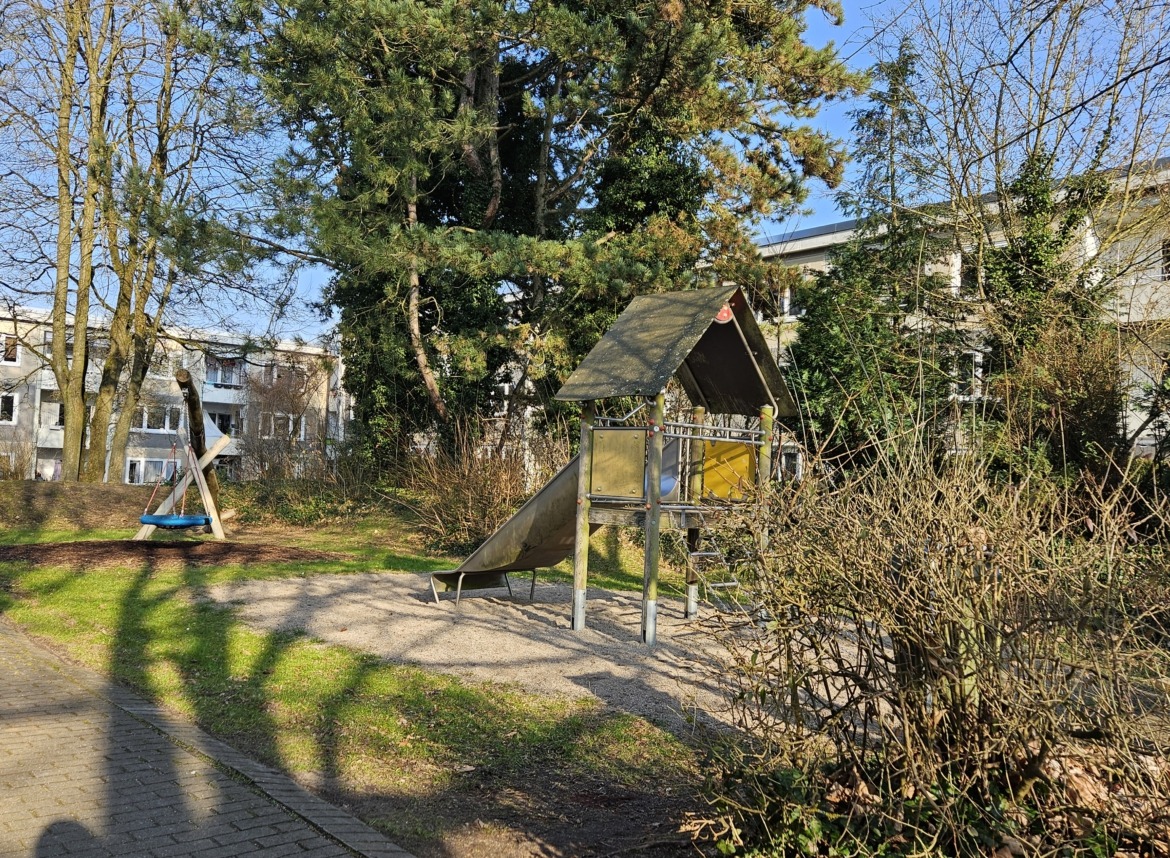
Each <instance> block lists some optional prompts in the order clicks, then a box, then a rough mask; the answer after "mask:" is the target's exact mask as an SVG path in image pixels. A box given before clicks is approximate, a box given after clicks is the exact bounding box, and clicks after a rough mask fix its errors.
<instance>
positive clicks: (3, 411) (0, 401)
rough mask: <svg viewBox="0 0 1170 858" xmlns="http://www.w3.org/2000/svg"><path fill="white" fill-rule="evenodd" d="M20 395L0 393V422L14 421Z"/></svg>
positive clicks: (10, 422)
mask: <svg viewBox="0 0 1170 858" xmlns="http://www.w3.org/2000/svg"><path fill="white" fill-rule="evenodd" d="M19 405H20V396H19V395H18V394H16V393H0V423H9V424H12V423H16V416H17V409H18V407H19Z"/></svg>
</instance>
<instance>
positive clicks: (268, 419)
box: [260, 411, 305, 441]
mask: <svg viewBox="0 0 1170 858" xmlns="http://www.w3.org/2000/svg"><path fill="white" fill-rule="evenodd" d="M260 437H261V438H280V439H282V440H289V441H293V440H297V441H304V440H305V418H304V417H303V416H301V415H294V414H281V413H280V412H279V411H278V412H276V413H275V414H273V413H272V412H271V411H261V412H260Z"/></svg>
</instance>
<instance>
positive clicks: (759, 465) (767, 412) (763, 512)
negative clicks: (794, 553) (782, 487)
mask: <svg viewBox="0 0 1170 858" xmlns="http://www.w3.org/2000/svg"><path fill="white" fill-rule="evenodd" d="M775 428H776V421H775V420H774V419H773V416H772V406H771V405H765V406H764V407H763V408H761V409H760V431H761V432H762V433H763V435H762V437H761V438H760V449H759V453H758V454H757V455H758V459H757V461H756V485H757V487H758V488H759V504H760V505H759V521H760V524H761V527H760V530H759V533H758V534H757V538H758V539H759V544H760V548H767V547H768V542H769V534H768V526H767V522H768V514H767V513H768V506H767V504H768V484H769V483H770V482H771V480H772V442H773V440H774V439H773V433H774V432H775Z"/></svg>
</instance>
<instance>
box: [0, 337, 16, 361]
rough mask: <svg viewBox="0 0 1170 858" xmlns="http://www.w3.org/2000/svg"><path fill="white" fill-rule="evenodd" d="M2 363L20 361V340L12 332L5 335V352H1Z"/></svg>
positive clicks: (0, 359)
mask: <svg viewBox="0 0 1170 858" xmlns="http://www.w3.org/2000/svg"><path fill="white" fill-rule="evenodd" d="M0 363H4V364H19V363H20V340H18V339H17V338H16V337H15V336H13V335H12V334H5V335H4V350H3V353H0Z"/></svg>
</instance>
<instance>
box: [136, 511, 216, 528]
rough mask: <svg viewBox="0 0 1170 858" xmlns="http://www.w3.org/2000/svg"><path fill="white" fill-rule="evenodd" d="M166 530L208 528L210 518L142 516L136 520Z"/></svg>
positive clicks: (194, 516) (195, 516)
mask: <svg viewBox="0 0 1170 858" xmlns="http://www.w3.org/2000/svg"><path fill="white" fill-rule="evenodd" d="M138 520H139V521H140V522H142V523H143V524H153V525H154V526H155V527H161V528H164V529H166V530H186V529H187V528H189V527H208V526H209V525H210V524H211V517H210V516H206V515H144V516H142V518H140V519H138Z"/></svg>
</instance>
